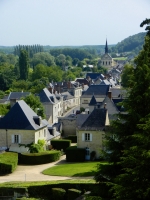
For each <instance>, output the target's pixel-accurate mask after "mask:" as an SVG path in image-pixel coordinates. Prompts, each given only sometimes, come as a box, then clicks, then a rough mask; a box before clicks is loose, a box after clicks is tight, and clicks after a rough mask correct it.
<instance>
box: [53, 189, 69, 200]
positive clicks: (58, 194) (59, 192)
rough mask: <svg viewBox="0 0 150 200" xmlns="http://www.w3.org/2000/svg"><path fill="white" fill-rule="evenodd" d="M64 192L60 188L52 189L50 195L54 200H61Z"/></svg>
mask: <svg viewBox="0 0 150 200" xmlns="http://www.w3.org/2000/svg"><path fill="white" fill-rule="evenodd" d="M65 193H66V190H64V189H62V188H52V195H53V199H54V200H63V199H64V196H65Z"/></svg>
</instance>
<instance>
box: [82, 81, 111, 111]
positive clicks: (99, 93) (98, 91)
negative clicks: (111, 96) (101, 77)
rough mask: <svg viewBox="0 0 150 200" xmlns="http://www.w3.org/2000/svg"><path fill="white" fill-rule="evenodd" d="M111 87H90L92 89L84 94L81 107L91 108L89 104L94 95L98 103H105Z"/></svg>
mask: <svg viewBox="0 0 150 200" xmlns="http://www.w3.org/2000/svg"><path fill="white" fill-rule="evenodd" d="M109 88H110V85H104V84H102V85H90V87H89V88H88V89H87V90H86V91H85V92H84V93H83V94H82V96H81V100H80V101H81V104H80V107H83V108H85V109H86V108H89V103H90V101H91V98H92V96H93V94H94V96H95V98H96V101H97V102H103V100H104V98H105V97H106V96H107V94H108V91H109Z"/></svg>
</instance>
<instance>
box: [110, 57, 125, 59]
mask: <svg viewBox="0 0 150 200" xmlns="http://www.w3.org/2000/svg"><path fill="white" fill-rule="evenodd" d="M113 59H114V60H127V57H117V58H113Z"/></svg>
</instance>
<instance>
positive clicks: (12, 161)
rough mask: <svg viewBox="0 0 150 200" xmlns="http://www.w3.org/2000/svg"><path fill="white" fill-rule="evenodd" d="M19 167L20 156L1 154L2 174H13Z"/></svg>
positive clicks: (0, 167) (0, 165)
mask: <svg viewBox="0 0 150 200" xmlns="http://www.w3.org/2000/svg"><path fill="white" fill-rule="evenodd" d="M17 165H18V154H17V153H14V152H5V153H2V154H0V174H9V173H12V172H13V171H14V170H15V169H16V167H17Z"/></svg>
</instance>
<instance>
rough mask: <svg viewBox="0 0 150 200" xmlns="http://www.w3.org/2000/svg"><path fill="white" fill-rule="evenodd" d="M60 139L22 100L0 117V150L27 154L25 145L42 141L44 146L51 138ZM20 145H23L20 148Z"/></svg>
mask: <svg viewBox="0 0 150 200" xmlns="http://www.w3.org/2000/svg"><path fill="white" fill-rule="evenodd" d="M54 137H56V138H58V137H60V133H59V134H58V133H55V129H54V130H53V127H51V126H50V125H49V124H48V122H47V121H46V120H42V119H41V117H40V116H38V115H37V114H36V113H35V112H34V111H33V110H32V109H31V108H30V107H29V106H28V105H27V104H26V103H25V102H24V101H23V100H20V101H18V102H16V103H15V104H14V106H13V107H12V108H11V109H10V111H9V112H8V113H7V114H6V115H5V116H4V117H3V116H1V117H0V138H1V140H0V148H1V149H7V148H9V150H10V151H15V152H19V153H22V152H28V148H25V146H24V145H25V144H31V143H37V142H38V140H39V139H44V140H45V142H46V145H48V144H50V140H51V138H54ZM20 144H24V145H23V146H20Z"/></svg>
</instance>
